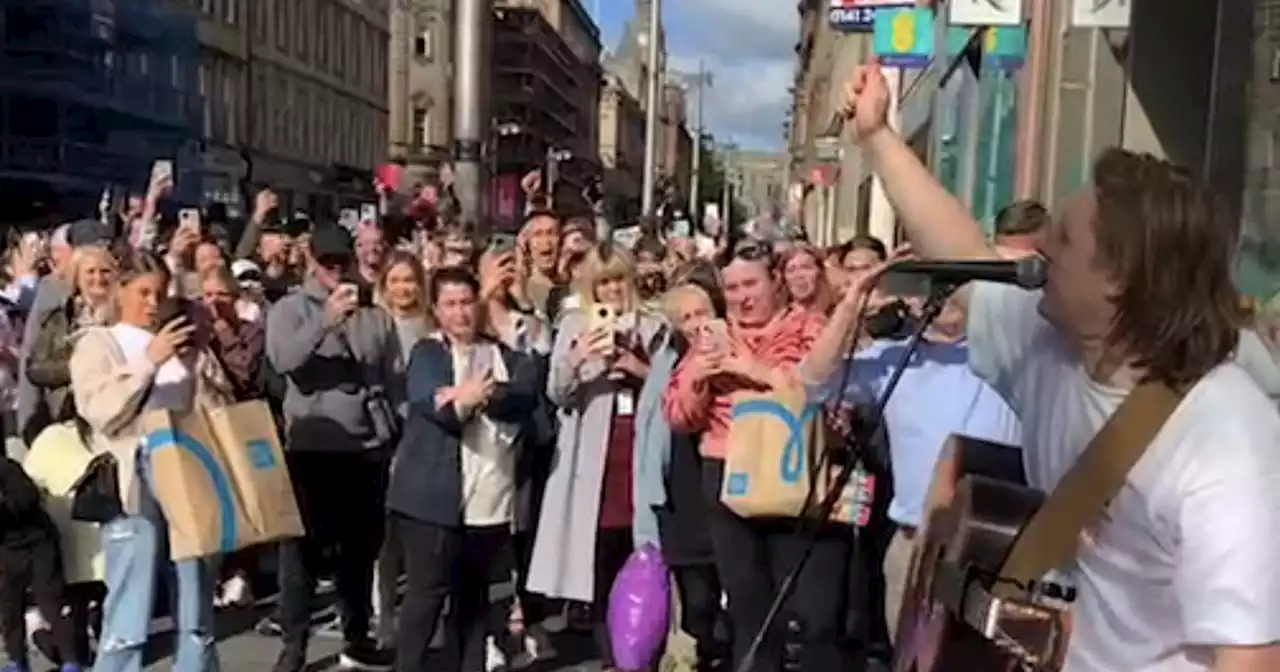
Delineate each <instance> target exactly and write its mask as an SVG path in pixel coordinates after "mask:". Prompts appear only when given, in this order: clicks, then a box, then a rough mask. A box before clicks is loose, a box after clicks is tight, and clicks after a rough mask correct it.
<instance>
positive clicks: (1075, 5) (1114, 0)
mask: <svg viewBox="0 0 1280 672" xmlns="http://www.w3.org/2000/svg"><path fill="white" fill-rule="evenodd" d="M1132 11H1133V3H1132V2H1130V0H1072V1H1071V25H1072V26H1074V27H1076V28H1128V27H1129V20H1130V15H1131V14H1132Z"/></svg>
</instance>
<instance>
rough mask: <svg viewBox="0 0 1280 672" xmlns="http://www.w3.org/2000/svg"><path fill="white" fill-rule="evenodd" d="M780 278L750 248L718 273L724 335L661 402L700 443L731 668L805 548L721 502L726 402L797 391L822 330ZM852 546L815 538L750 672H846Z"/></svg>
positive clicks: (701, 349) (759, 250)
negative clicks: (791, 303) (843, 639)
mask: <svg viewBox="0 0 1280 672" xmlns="http://www.w3.org/2000/svg"><path fill="white" fill-rule="evenodd" d="M778 270H779V269H778V268H777V267H776V265H775V264H774V258H773V255H772V253H771V252H770V250H769V249H768V248H767V247H765V246H762V245H756V244H748V245H747V246H745V247H742V248H740V249H738V250H737V251H736V252H735V254H734V257H733V258H732V259H730V260H729V263H728V264H727V265H726V266H725V267H724V268H723V270H722V281H723V283H724V290H725V300H726V304H727V308H728V329H727V334H723V335H722V334H717V333H716V332H714V331H708V332H705V333H704V337H702V338H700V339H698V340H699V341H700V342H695V343H693V344H692V347H691V348H690V349H689V352H688V354H686V355H685V356H684V358H683V359H682V360H681V361H680V363H679V364H678V365H677V366H676V370H675V373H674V374H673V375H672V378H671V382H670V384H669V386H668V388H667V393H666V397H665V399H664V400H663V403H664V410H665V413H666V416H667V420H668V421H669V422H670V424H671V428H672V429H673V430H674V431H677V432H687V433H694V434H698V435H700V439H701V442H700V445H701V453H702V456H703V465H702V484H703V493H704V495H705V496H706V498H707V505H708V514H707V522H708V528H709V532H710V535H711V542H712V547H713V550H714V553H715V561H716V569H717V571H718V572H719V574H720V579H721V583H722V585H723V586H724V589H725V592H726V593H727V594H728V597H729V604H728V612H729V619H730V621H731V623H732V630H733V639H734V641H733V666H734V667H737V666H738V664H739V663H740V662H741V660H742V658H743V657H744V655H745V653H746V651H747V649H748V648H749V647H750V645H751V641H752V639H753V638H754V636H755V634H756V632H757V631H758V630H759V628H760V627H761V625H762V624H763V623H764V619H765V614H766V613H767V611H768V608H769V604H770V602H771V601H772V599H773V596H774V593H775V590H776V588H777V586H778V585H779V583H780V582H781V581H782V578H783V576H784V575H785V574H786V572H787V571H788V570H789V569H790V567H791V565H792V564H793V562H794V560H795V558H797V557H799V554H800V553H801V552H802V548H803V543H804V542H803V540H800V539H797V538H796V536H795V535H794V528H795V520H794V519H781V520H777V519H762V518H753V519H749V520H748V519H743V518H740V517H738V516H737V515H736V514H734V513H733V512H732V511H730V510H729V509H727V508H726V507H725V506H724V505H722V504H721V503H720V500H719V494H720V484H721V480H722V479H723V475H724V456H725V454H726V449H727V445H726V442H727V438H728V434H729V424H730V414H731V411H732V406H733V402H732V396H731V395H733V393H735V392H741V391H768V390H770V389H775V388H779V387H784V386H790V385H799V384H800V378H799V375H798V373H797V370H796V367H797V365H798V364H799V362H800V360H801V359H802V358H804V356H805V355H806V354H808V352H809V349H810V348H811V347H812V345H813V343H814V341H815V340H816V339H817V338H818V335H819V333H820V332H821V331H822V328H823V326H824V323H825V319H824V317H823V316H822V315H821V314H820V313H816V312H814V311H811V310H805V309H803V308H799V307H788V306H787V305H786V301H785V298H784V297H785V295H786V294H785V292H784V291H783V288H782V286H781V282H780V278H779V277H778V275H777V271H778ZM850 540H851V534H850V532H849V530H848V529H847V528H843V527H841V528H832V529H831V530H824V531H823V532H822V534H821V536H820V539H819V541H818V544H817V546H816V547H815V549H814V552H813V554H812V556H810V559H809V562H808V565H807V566H806V568H805V571H803V572H802V573H801V574H800V576H799V577H798V579H797V581H796V582H795V590H794V591H793V593H792V595H791V598H790V599H789V600H788V601H787V603H786V605H785V608H784V611H783V614H782V617H781V618H779V619H777V622H776V623H775V625H774V628H773V629H772V631H771V632H770V633H769V634H768V636H767V637H766V639H765V643H764V646H763V647H762V648H761V649H760V651H759V653H758V655H757V658H756V661H755V663H756V664H755V669H759V670H777V669H782V668H783V665H784V663H786V664H787V665H788V667H787V668H786V669H798V670H800V671H801V672H828V671H830V670H840V669H851V667H850V666H851V664H852V661H851V660H849V659H848V658H846V656H845V652H844V651H843V650H842V648H841V646H840V634H841V631H842V626H843V619H844V615H845V608H844V604H843V602H844V600H843V599H841V596H843V595H845V594H846V592H847V591H846V590H845V588H844V584H845V582H846V581H847V578H848V570H849V566H850V562H849V553H850ZM784 651H786V652H787V653H786V654H785V655H784Z"/></svg>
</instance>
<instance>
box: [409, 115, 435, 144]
mask: <svg viewBox="0 0 1280 672" xmlns="http://www.w3.org/2000/svg"><path fill="white" fill-rule="evenodd" d="M431 140H432V137H431V110H428V109H427V108H425V107H415V108H413V144H414V146H415V147H418V148H419V149H424V148H426V147H430V146H431Z"/></svg>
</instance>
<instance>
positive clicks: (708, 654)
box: [671, 565, 728, 670]
mask: <svg viewBox="0 0 1280 672" xmlns="http://www.w3.org/2000/svg"><path fill="white" fill-rule="evenodd" d="M671 573H672V574H673V575H674V576H675V580H676V589H677V590H678V591H680V629H681V630H684V631H685V632H686V633H688V635H689V636H690V637H692V638H693V641H694V645H695V646H696V648H697V654H698V669H700V670H702V669H713V668H715V666H716V665H717V664H719V663H722V662H724V659H725V658H726V657H727V656H728V651H726V650H725V649H726V647H725V643H724V642H722V641H720V639H719V638H717V637H716V625H717V624H719V622H720V615H721V610H720V592H721V588H720V575H719V574H718V573H717V572H716V568H715V566H714V565H681V566H676V567H672V568H671Z"/></svg>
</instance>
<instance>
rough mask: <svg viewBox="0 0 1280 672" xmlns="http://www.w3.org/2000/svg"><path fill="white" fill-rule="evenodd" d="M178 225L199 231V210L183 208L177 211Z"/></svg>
mask: <svg viewBox="0 0 1280 672" xmlns="http://www.w3.org/2000/svg"><path fill="white" fill-rule="evenodd" d="M178 226H179V227H181V228H184V229H190V230H192V231H195V232H196V233H200V210H199V209H197V208H183V209H181V210H179V211H178Z"/></svg>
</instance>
